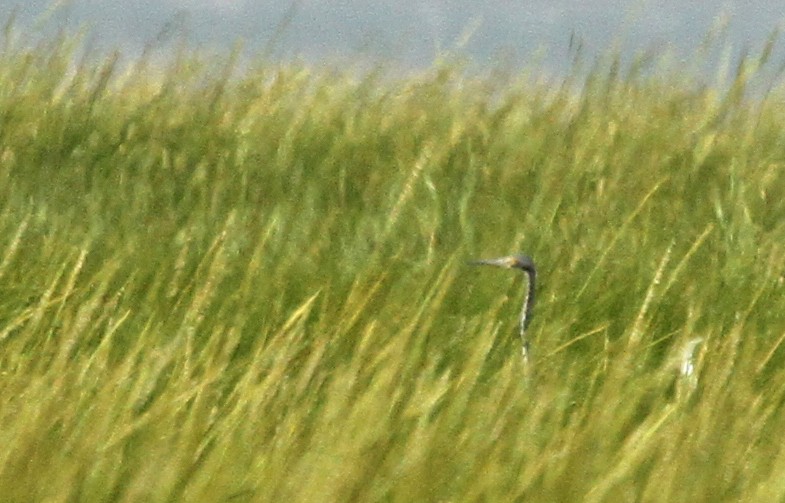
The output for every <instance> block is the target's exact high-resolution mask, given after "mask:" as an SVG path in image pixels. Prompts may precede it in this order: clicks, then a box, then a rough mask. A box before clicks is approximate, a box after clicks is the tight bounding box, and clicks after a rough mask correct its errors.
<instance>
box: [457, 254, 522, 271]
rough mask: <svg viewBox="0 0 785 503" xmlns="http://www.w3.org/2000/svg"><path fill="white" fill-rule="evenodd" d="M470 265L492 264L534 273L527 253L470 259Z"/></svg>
mask: <svg viewBox="0 0 785 503" xmlns="http://www.w3.org/2000/svg"><path fill="white" fill-rule="evenodd" d="M469 264H471V265H492V266H496V267H504V268H505V269H521V270H523V271H527V272H530V273H534V261H533V260H532V259H531V257H529V256H527V255H510V256H507V257H500V258H492V259H482V260H472V261H471V262H469Z"/></svg>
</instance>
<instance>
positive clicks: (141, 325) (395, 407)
mask: <svg viewBox="0 0 785 503" xmlns="http://www.w3.org/2000/svg"><path fill="white" fill-rule="evenodd" d="M777 43H779V42H778V39H777V38H776V37H773V38H772V39H771V41H770V44H769V45H768V46H766V47H763V48H758V52H755V51H752V52H750V53H749V54H748V55H747V56H746V57H745V58H744V59H743V60H742V61H741V62H739V63H738V64H736V63H734V64H733V65H730V66H728V67H727V70H728V72H727V78H724V77H718V78H717V79H716V81H715V80H712V79H709V82H708V83H701V78H699V77H698V75H697V73H698V72H696V70H695V68H696V67H698V66H700V62H699V59H700V57H701V56H700V54H697V55H696V57H695V58H696V61H697V62H696V63H695V65H692V64H691V63H689V62H686V63H684V62H682V63H679V64H678V65H674V64H670V65H668V64H665V63H663V61H664V59H665V58H663V59H658V58H654V59H651V60H646V59H643V58H641V59H637V60H634V61H632V62H628V63H626V64H620V63H619V60H618V58H614V57H612V56H608V57H607V58H604V59H603V58H601V59H599V60H597V61H590V62H581V61H580V60H579V59H578V58H576V62H575V69H574V72H573V73H572V74H569V75H567V76H565V77H564V78H562V79H560V80H554V79H545V78H541V77H538V74H537V72H536V71H522V72H509V71H505V70H504V69H502V68H500V69H498V70H493V71H489V72H488V73H487V74H483V75H478V74H477V73H476V72H468V71H466V70H465V69H464V67H463V66H462V65H461V63H460V61H459V59H451V58H446V59H444V60H442V61H440V62H437V63H435V64H434V67H432V68H430V69H428V70H424V71H421V72H419V73H413V74H408V75H404V76H398V77H395V78H393V77H392V76H391V74H390V72H389V71H388V70H385V69H384V68H380V69H379V70H378V71H366V72H356V71H353V70H352V69H339V68H337V67H333V68H324V67H314V66H309V65H307V64H305V63H302V64H298V63H287V64H284V63H271V62H265V61H261V60H260V61H258V62H256V63H253V64H249V65H244V67H243V68H242V69H238V65H237V64H236V63H235V61H234V60H233V59H231V58H224V59H218V58H210V57H205V56H200V55H198V54H197V53H195V52H188V51H182V52H181V53H180V54H179V55H178V56H176V57H174V58H173V59H172V60H171V62H170V63H169V64H168V66H166V67H165V68H163V69H162V68H161V67H160V66H156V65H154V64H152V63H145V60H144V59H142V60H140V61H138V62H136V63H133V64H130V65H124V64H121V63H120V62H119V60H118V59H117V58H115V57H113V56H111V55H107V56H103V57H91V58H86V59H82V58H80V57H78V54H79V51H80V47H82V46H81V43H80V42H79V39H78V38H74V37H70V36H68V35H64V36H62V37H59V38H54V39H51V40H48V41H41V42H39V43H37V44H35V45H30V44H24V43H21V42H20V41H19V40H18V38H17V37H15V36H14V34H13V30H11V29H7V30H6V34H5V39H4V43H3V47H2V53H1V54H0V446H2V447H1V448H0V500H2V501H3V502H172V501H204V502H221V501H226V502H284V501H285V502H294V501H298V502H332V501H335V502H338V501H341V502H343V501H363V502H364V501H390V502H415V501H439V502H447V501H455V502H459V501H478V502H480V501H485V502H496V501H498V502H502V501H505V502H506V501H520V502H529V501H534V502H556V501H564V502H574V501H575V502H577V501H586V502H606V501H607V502H627V501H630V502H631V501H646V502H649V501H661V502H675V501H690V502H702V501H705V502H719V501H750V502H767V501H782V500H783V499H785V449H783V439H784V438H785V347H783V345H782V342H783V339H785V284H784V282H785V94H783V92H782V90H781V87H780V82H779V77H778V76H777V75H776V70H777V69H778V65H779V64H780V62H777V61H772V60H770V57H769V55H770V53H771V52H770V51H771V47H772V46H773V45H774V44H777ZM720 73H721V72H720ZM772 75H773V76H772ZM521 251H522V252H526V253H528V254H530V255H531V256H533V257H534V259H535V261H536V262H537V266H538V273H539V279H540V282H539V284H538V303H537V305H536V306H535V309H534V317H533V319H532V322H531V325H530V327H529V331H528V334H529V337H530V338H531V342H532V358H533V366H532V368H531V369H530V371H527V370H526V369H524V368H523V367H524V365H523V363H522V359H521V356H520V341H519V339H518V337H517V328H516V322H517V314H518V310H519V306H520V302H521V296H522V293H523V277H522V275H520V273H515V272H511V271H504V270H496V269H484V268H472V267H469V266H467V265H466V261H467V260H470V259H474V258H488V257H495V256H500V255H506V254H511V253H516V252H521ZM698 338H699V339H701V340H702V342H701V343H700V344H699V345H698V346H697V349H696V352H695V354H694V357H693V359H692V363H693V365H694V373H693V374H692V376H690V377H689V378H688V377H685V376H680V374H679V366H680V365H682V364H683V363H684V356H683V352H684V348H685V347H686V346H687V345H689V344H690V342H691V341H694V340H695V339H698ZM525 375H527V377H524V376H525Z"/></svg>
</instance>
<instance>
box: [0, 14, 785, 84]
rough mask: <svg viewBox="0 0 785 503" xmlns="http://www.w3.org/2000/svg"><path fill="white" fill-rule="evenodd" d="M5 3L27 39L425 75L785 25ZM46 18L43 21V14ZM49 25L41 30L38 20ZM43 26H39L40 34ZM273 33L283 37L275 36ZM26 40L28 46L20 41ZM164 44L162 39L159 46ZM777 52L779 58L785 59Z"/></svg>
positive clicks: (745, 17)
mask: <svg viewBox="0 0 785 503" xmlns="http://www.w3.org/2000/svg"><path fill="white" fill-rule="evenodd" d="M60 4H61V5H60V6H58V7H56V8H52V7H51V5H52V2H51V1H48V0H47V1H45V0H27V1H19V0H0V21H3V22H5V20H6V19H8V18H9V16H10V15H11V13H12V12H16V18H17V22H16V24H17V26H18V27H19V28H20V29H24V30H33V29H37V30H44V31H54V29H56V28H59V27H62V26H67V27H89V28H90V33H91V37H90V39H89V40H90V42H91V44H92V45H94V46H97V47H99V48H103V49H109V48H113V47H118V48H120V49H121V51H122V52H123V53H125V54H126V55H127V56H130V57H133V56H134V55H137V54H140V53H141V51H142V48H143V47H145V45H146V44H147V45H149V44H151V43H152V44H153V45H155V43H154V42H155V41H156V40H159V41H160V40H169V43H170V44H171V43H173V42H171V41H172V40H178V41H181V40H187V41H188V43H189V44H190V45H192V46H194V47H199V48H201V49H206V50H209V51H219V52H220V51H227V50H229V48H230V47H231V46H232V44H233V43H234V42H236V41H237V40H241V41H242V43H243V46H244V47H245V52H246V53H247V54H248V55H250V56H252V55H253V54H255V53H259V52H260V51H263V50H264V49H265V48H267V49H269V48H273V49H274V51H273V53H272V56H273V57H275V58H282V59H286V58H292V57H300V58H301V59H305V60H306V61H309V62H311V63H313V64H319V63H321V62H324V61H328V62H334V61H353V60H358V61H366V62H371V63H373V62H377V61H382V62H387V63H392V64H393V65H396V66H399V67H402V68H419V67H425V66H428V65H429V64H430V63H432V62H433V60H434V57H435V56H436V55H438V54H440V53H442V52H444V51H450V52H460V53H461V54H463V55H466V56H468V57H469V58H470V59H471V61H472V62H473V64H475V65H477V66H479V67H480V68H482V67H484V66H491V65H494V64H497V63H498V62H499V60H500V59H503V60H504V61H505V62H506V63H508V64H509V63H513V64H516V65H525V64H527V63H532V62H535V61H537V62H539V63H538V64H540V65H542V66H544V67H546V68H548V69H550V70H553V71H556V72H558V71H560V70H561V69H563V68H564V67H565V66H566V65H567V64H568V63H567V62H568V60H569V57H568V50H567V47H568V42H569V40H570V36H571V35H574V36H575V40H580V41H581V42H582V44H583V47H584V52H585V54H586V55H587V56H588V57H592V56H594V55H597V54H599V53H600V52H603V51H604V50H606V49H608V48H609V47H611V46H612V45H614V44H615V45H616V46H617V47H618V48H619V49H620V50H621V52H622V54H623V55H624V56H625V57H629V56H630V55H631V54H633V53H635V52H639V51H642V50H646V49H653V50H655V51H659V52H661V51H663V50H666V49H669V50H670V51H671V52H672V53H673V54H674V56H675V58H676V59H677V60H678V59H679V58H685V59H687V58H689V56H690V55H691V54H694V52H695V51H696V49H697V48H698V47H699V45H700V43H701V41H702V40H703V39H704V37H705V35H706V34H707V33H708V32H709V31H710V30H711V28H712V26H714V25H716V24H717V23H718V21H719V20H721V19H726V20H727V29H726V32H725V38H724V39H723V42H722V43H723V44H727V45H729V46H730V47H732V48H733V51H734V52H733V54H736V55H738V54H740V53H741V52H742V51H744V50H745V49H750V50H752V51H753V52H754V51H758V50H760V48H761V47H762V46H763V44H764V43H765V40H766V39H767V38H768V37H769V35H770V34H771V33H772V31H773V30H774V29H775V28H777V27H778V26H779V25H780V24H781V23H782V21H783V20H784V19H785V2H783V1H782V0H747V1H740V0H737V1H727V0H726V1H719V0H699V1H684V0H658V1H654V0H648V1H645V0H635V1H619V0H616V1H614V0H592V1H585V0H532V1H513V0H485V1H483V2H477V1H475V0H424V1H419V2H405V1H403V2H401V1H394V0H382V1H375V2H365V1H360V0H339V1H328V0H300V1H298V2H291V1H288V0H283V1H272V0H263V1H253V0H237V1H230V0H179V1H175V0H169V1H167V0H138V1H125V0H103V1H101V0H72V1H67V2H60ZM48 10H49V11H50V14H45V13H46V12H47V11H48ZM42 19H46V21H42ZM42 27H43V28H42ZM276 33H278V35H276ZM23 38H24V37H23ZM158 45H159V46H161V47H163V46H165V45H166V42H160V43H158ZM783 45H784V44H783V43H782V42H780V43H778V45H777V47H776V48H775V52H774V55H775V58H780V59H783V58H785V50H783V47H782V46H783Z"/></svg>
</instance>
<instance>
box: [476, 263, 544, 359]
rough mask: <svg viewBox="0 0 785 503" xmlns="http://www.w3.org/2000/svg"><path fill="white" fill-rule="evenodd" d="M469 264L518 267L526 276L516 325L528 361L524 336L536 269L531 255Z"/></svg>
mask: <svg viewBox="0 0 785 503" xmlns="http://www.w3.org/2000/svg"><path fill="white" fill-rule="evenodd" d="M469 264H471V265H492V266H496V267H504V268H506V269H520V270H521V271H523V272H524V273H525V274H526V276H527V277H528V280H529V281H528V288H527V291H526V297H525V298H524V299H523V308H522V309H521V321H520V325H519V326H518V330H519V331H520V336H521V344H523V350H522V351H523V361H524V362H525V363H529V358H530V356H529V353H530V349H529V340H528V339H527V338H526V328H527V327H528V326H529V322H530V321H531V318H532V308H533V307H534V285H535V282H536V278H537V270H536V269H535V268H534V261H533V260H532V259H531V257H528V256H526V255H512V256H509V257H501V258H493V259H485V260H472V261H471V262H469Z"/></svg>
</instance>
